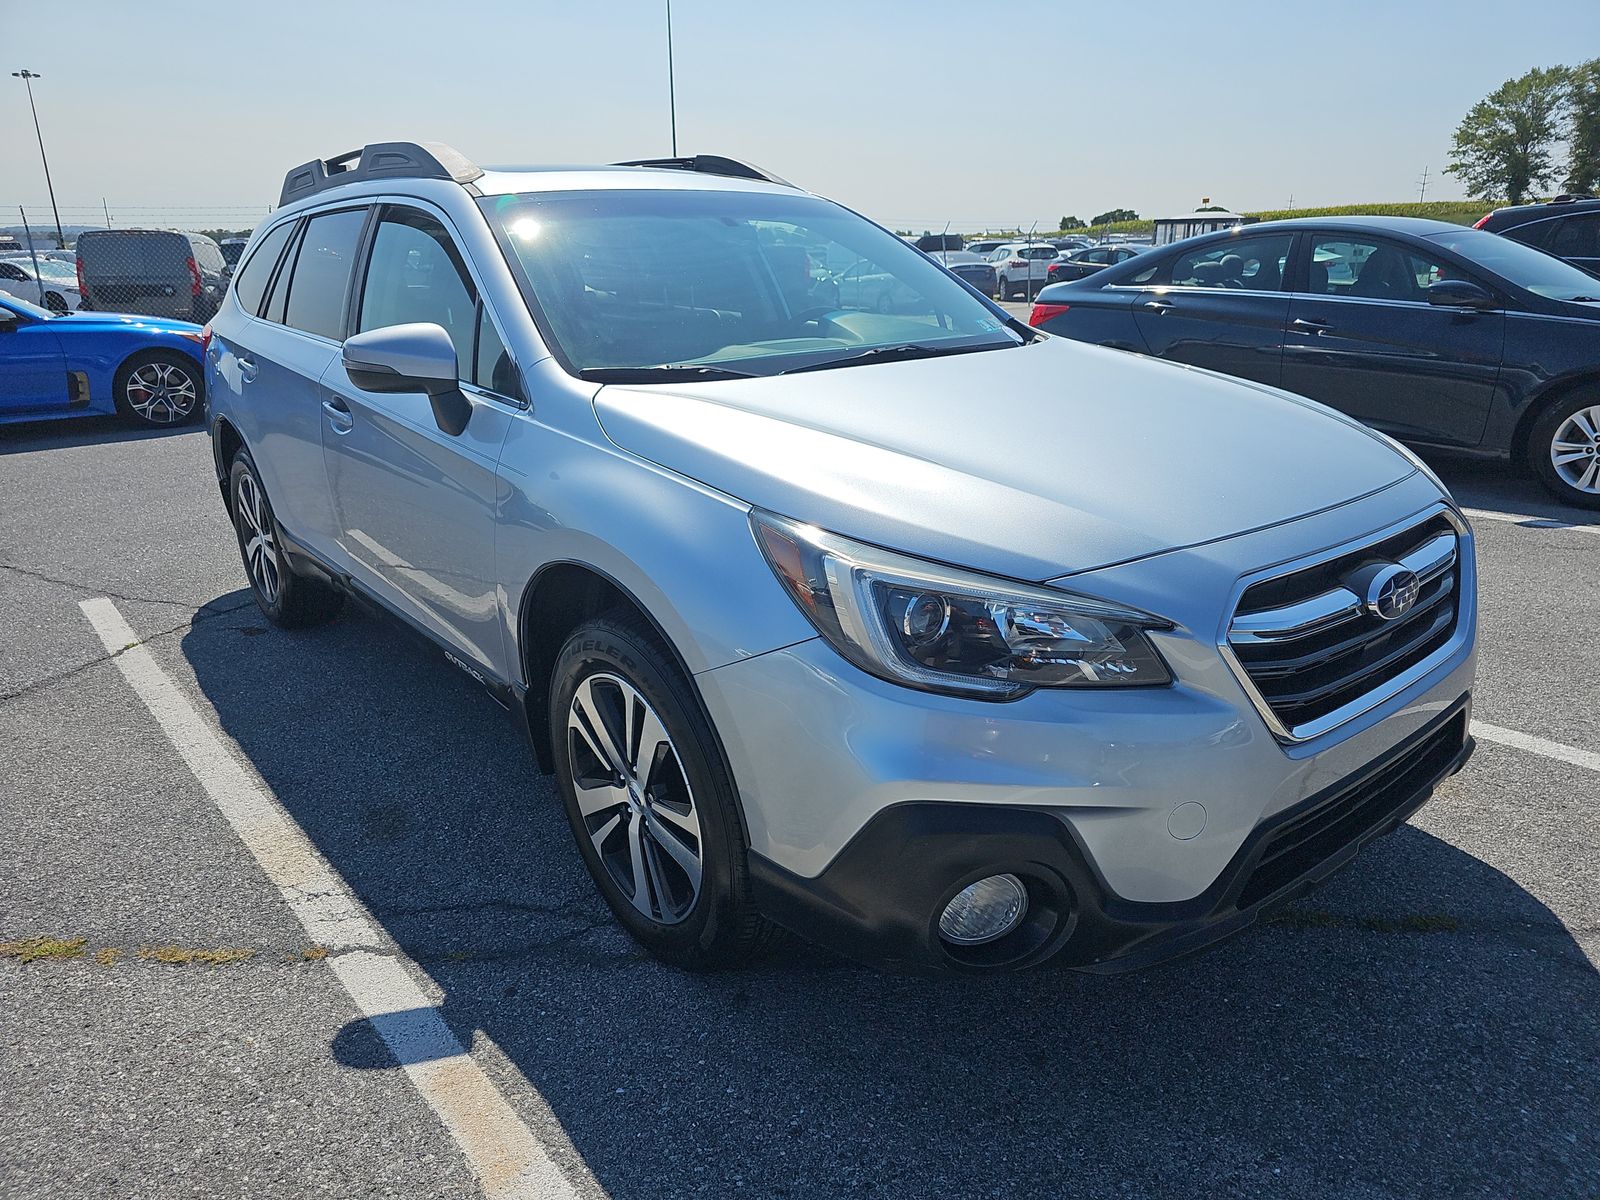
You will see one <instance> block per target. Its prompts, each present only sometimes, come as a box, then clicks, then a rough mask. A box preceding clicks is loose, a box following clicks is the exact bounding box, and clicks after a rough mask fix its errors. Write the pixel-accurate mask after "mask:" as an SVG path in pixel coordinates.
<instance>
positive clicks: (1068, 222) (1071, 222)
mask: <svg viewBox="0 0 1600 1200" xmlns="http://www.w3.org/2000/svg"><path fill="white" fill-rule="evenodd" d="M1056 228H1057V229H1082V228H1083V222H1082V221H1080V220H1078V218H1077V217H1062V218H1061V224H1059V225H1057V226H1056Z"/></svg>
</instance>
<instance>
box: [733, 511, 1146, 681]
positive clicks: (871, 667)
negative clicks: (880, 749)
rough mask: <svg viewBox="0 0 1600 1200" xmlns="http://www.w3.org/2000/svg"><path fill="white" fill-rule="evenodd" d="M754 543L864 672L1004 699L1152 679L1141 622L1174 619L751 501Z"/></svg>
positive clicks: (806, 609) (809, 612) (811, 616)
mask: <svg viewBox="0 0 1600 1200" xmlns="http://www.w3.org/2000/svg"><path fill="white" fill-rule="evenodd" d="M750 523H751V527H752V528H753V529H754V530H755V535H756V542H757V543H758V544H759V545H760V546H761V550H762V553H764V554H765V555H766V557H767V562H768V563H770V564H771V566H772V569H773V571H774V572H775V573H776V574H777V576H778V578H779V580H781V581H782V583H783V585H784V587H785V588H787V589H788V591H789V594H790V595H791V596H792V597H794V601H795V603H796V604H798V605H799V606H800V610H801V611H802V612H803V613H805V614H806V616H807V617H808V618H809V619H810V621H811V623H812V624H813V625H815V626H816V628H817V632H819V633H820V634H822V636H823V637H824V638H825V639H827V641H828V643H829V644H830V645H832V646H833V648H834V649H835V650H837V651H838V652H839V653H840V654H842V655H844V657H845V658H847V659H849V660H850V661H851V662H853V663H855V665H856V666H858V667H860V668H861V669H862V670H864V671H869V672H871V673H872V674H874V675H877V676H879V677H880V678H882V679H887V680H889V681H890V682H892V683H900V684H905V685H906V686H908V687H914V688H921V689H923V690H925V691H934V692H952V693H956V694H958V695H963V696H981V697H983V698H986V699H991V700H1010V699H1014V698H1016V697H1018V696H1022V695H1025V694H1026V693H1028V692H1030V691H1032V690H1033V689H1035V688H1046V687H1047V688H1101V687H1153V686H1158V685H1161V684H1166V683H1170V682H1171V681H1172V675H1171V673H1170V672H1169V671H1168V670H1167V665H1166V663H1164V662H1163V661H1162V660H1161V656H1160V655H1159V654H1158V653H1156V649H1155V647H1154V646H1152V645H1151V644H1150V639H1149V638H1148V637H1146V636H1145V634H1144V632H1143V631H1144V630H1146V629H1170V628H1172V624H1171V622H1169V621H1164V620H1162V619H1161V618H1160V617H1154V616H1151V615H1150V614H1149V613H1144V612H1139V611H1138V610H1137V609H1131V608H1122V607H1120V606H1118V605H1114V604H1107V603H1106V602H1104V601H1102V600H1095V599H1092V598H1090V597H1088V596H1076V595H1073V594H1072V593H1070V592H1061V591H1056V590H1055V589H1054V588H1047V587H1036V586H1031V585H1029V584H1025V583H1016V582H1013V581H1011V580H1009V579H995V578H991V577H990V576H987V575H979V574H976V573H973V572H968V571H962V570H958V569H956V568H954V567H944V566H940V565H938V564H937V563H929V562H923V561H922V560H920V559H915V558H909V557H907V556H905V555H901V554H895V553H893V552H892V551H888V550H880V549H878V548H877V547H875V546H867V545H863V544H862V543H860V542H854V541H851V540H850V539H848V538H843V537H838V536H836V535H834V534H831V533H824V532H823V531H821V530H819V529H815V528H813V527H811V526H808V525H800V524H797V523H795V522H793V521H788V520H785V519H784V518H782V517H777V516H774V515H772V514H771V513H763V512H752V513H751V514H750Z"/></svg>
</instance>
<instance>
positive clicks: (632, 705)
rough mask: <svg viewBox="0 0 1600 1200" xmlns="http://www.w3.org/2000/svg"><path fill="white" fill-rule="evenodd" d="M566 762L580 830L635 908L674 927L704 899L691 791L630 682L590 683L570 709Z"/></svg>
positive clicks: (593, 678) (667, 740)
mask: <svg viewBox="0 0 1600 1200" xmlns="http://www.w3.org/2000/svg"><path fill="white" fill-rule="evenodd" d="M567 739H568V762H569V764H570V770H571V773H572V786H573V791H574V794H575V795H576V797H577V802H578V811H579V813H580V814H581V815H582V817H583V825H584V831H585V832H586V833H587V834H588V837H589V841H590V842H591V843H592V844H593V846H594V850H595V854H596V855H597V856H598V857H599V859H600V862H601V863H602V864H603V865H604V866H605V869H606V871H607V873H608V874H609V875H610V877H611V879H612V881H613V882H614V883H615V884H616V886H617V888H618V890H619V891H621V893H622V894H623V895H624V896H626V897H627V898H628V900H629V902H630V903H632V905H633V907H634V908H636V909H638V910H639V912H640V913H642V914H643V915H644V916H646V917H649V918H650V919H651V920H652V921H656V922H658V923H660V924H662V925H676V924H677V923H679V922H680V921H682V920H684V919H685V918H686V917H687V916H688V915H689V914H690V912H691V911H692V910H693V909H694V904H695V900H696V898H697V897H698V896H699V895H700V878H701V872H702V836H701V832H700V814H699V811H698V809H697V808H696V807H695V798H694V793H693V791H692V790H691V789H690V787H689V779H688V776H687V775H686V774H685V772H684V769H683V763H682V761H681V760H680V759H679V757H678V752H677V748H676V747H675V746H674V745H673V742H672V737H671V735H670V734H668V733H667V729H666V726H665V725H664V724H662V721H661V718H660V717H659V716H658V715H657V714H656V711H655V709H653V708H652V707H651V706H650V703H649V701H647V700H646V699H645V698H644V696H643V695H641V694H640V692H639V690H638V689H637V688H636V687H634V686H633V685H632V684H631V683H629V682H628V681H627V680H625V679H623V678H621V677H620V676H617V675H613V674H610V673H608V672H597V673H595V674H593V675H589V676H586V677H585V678H584V679H583V680H582V681H581V682H580V683H579V684H578V687H577V690H576V691H575V692H574V693H573V697H572V703H571V705H570V706H569V708H568V711H567Z"/></svg>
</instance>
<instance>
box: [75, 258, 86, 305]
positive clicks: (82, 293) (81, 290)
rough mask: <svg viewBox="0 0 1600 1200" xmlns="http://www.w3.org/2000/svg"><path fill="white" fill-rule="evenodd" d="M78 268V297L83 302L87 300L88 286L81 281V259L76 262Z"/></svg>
mask: <svg viewBox="0 0 1600 1200" xmlns="http://www.w3.org/2000/svg"><path fill="white" fill-rule="evenodd" d="M77 268H78V295H79V296H81V297H82V298H83V299H84V300H87V299H88V298H89V285H88V284H87V283H85V282H84V281H83V259H81V258H80V259H78V260H77Z"/></svg>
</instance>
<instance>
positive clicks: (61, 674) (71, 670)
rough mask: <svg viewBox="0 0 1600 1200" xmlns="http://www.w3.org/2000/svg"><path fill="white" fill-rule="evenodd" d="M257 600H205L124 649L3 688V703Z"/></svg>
mask: <svg viewBox="0 0 1600 1200" xmlns="http://www.w3.org/2000/svg"><path fill="white" fill-rule="evenodd" d="M5 565H6V564H4V563H0V567H4V566H5ZM12 569H14V568H12ZM91 594H92V595H97V596H102V595H115V593H112V592H105V591H91ZM142 603H159V604H178V601H175V600H161V601H143V602H142ZM254 603H255V601H254V599H249V600H241V601H240V602H239V603H237V604H230V605H228V606H227V607H225V608H211V607H209V605H205V604H203V605H201V606H200V607H199V608H197V609H195V610H194V613H193V615H191V616H190V618H189V619H188V620H187V621H183V622H181V623H179V624H177V625H173V626H170V627H169V628H166V629H161V630H157V631H156V632H155V633H152V634H149V635H148V636H146V637H142V638H140V639H139V640H138V641H136V642H129V643H128V644H127V645H126V646H124V647H122V649H121V650H117V651H114V652H113V653H110V654H99V655H96V656H95V657H94V658H91V659H89V660H87V661H85V662H81V663H79V664H78V665H76V666H73V667H68V668H66V669H65V670H63V671H57V672H55V674H53V675H45V676H43V677H42V678H39V679H35V680H33V681H31V682H29V683H25V684H23V685H22V686H21V687H20V688H17V689H15V690H14V691H10V692H0V707H3V706H5V705H7V704H10V703H11V702H12V701H14V700H21V699H24V698H25V697H29V696H34V695H37V694H39V693H40V692H45V691H48V690H50V689H51V688H53V687H55V686H56V685H57V684H59V683H64V682H65V681H67V680H69V679H73V678H75V677H77V676H79V675H82V674H83V673H84V672H85V671H88V670H91V669H92V668H94V667H98V666H100V665H102V664H104V663H108V662H110V661H112V659H114V658H116V657H118V656H119V655H121V654H122V653H123V652H124V651H126V650H131V649H133V647H135V646H147V645H149V644H150V643H151V642H156V641H160V640H161V639H163V638H167V637H171V636H172V635H173V634H175V633H183V632H184V631H185V630H189V629H193V628H194V627H195V625H197V624H198V623H199V622H201V621H209V620H212V619H214V618H216V617H222V616H226V615H227V614H229V613H233V612H238V611H239V610H240V609H241V608H248V607H250V606H251V605H252V604H254ZM181 607H188V606H187V605H183V606H181Z"/></svg>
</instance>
